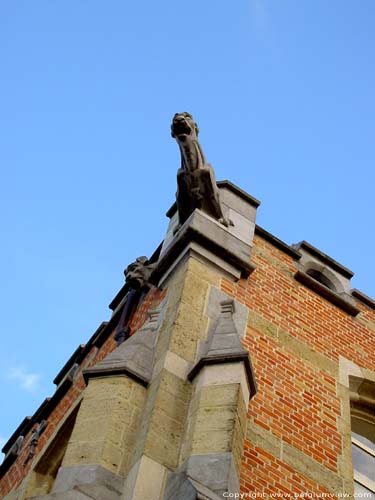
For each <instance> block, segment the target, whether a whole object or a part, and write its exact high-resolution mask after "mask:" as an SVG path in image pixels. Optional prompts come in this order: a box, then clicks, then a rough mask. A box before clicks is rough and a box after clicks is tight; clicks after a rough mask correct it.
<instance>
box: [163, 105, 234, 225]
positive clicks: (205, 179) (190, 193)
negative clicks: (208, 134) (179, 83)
mask: <svg viewBox="0 0 375 500" xmlns="http://www.w3.org/2000/svg"><path fill="white" fill-rule="evenodd" d="M198 132H199V130H198V126H197V124H196V123H195V122H194V119H193V117H192V116H191V114H189V113H176V114H175V115H174V117H173V120H172V125H171V133H172V137H173V138H174V139H176V142H177V144H178V146H179V148H180V153H181V168H180V169H179V170H178V172H177V187H178V189H177V193H176V202H177V210H178V214H179V227H180V226H181V225H182V224H183V223H184V222H185V221H186V220H187V219H188V217H189V216H190V215H191V214H192V213H193V211H194V210H195V209H196V208H199V209H200V210H202V211H203V212H205V213H206V214H208V215H210V216H211V217H213V218H214V219H216V220H218V221H219V222H220V223H221V224H224V225H225V226H229V225H230V222H229V221H227V220H226V219H225V217H224V214H223V210H222V206H221V203H220V192H219V189H218V187H217V185H216V180H215V174H214V170H213V168H212V167H211V165H210V164H208V163H207V162H206V158H205V156H204V154H203V150H202V147H201V145H200V144H199V141H198Z"/></svg>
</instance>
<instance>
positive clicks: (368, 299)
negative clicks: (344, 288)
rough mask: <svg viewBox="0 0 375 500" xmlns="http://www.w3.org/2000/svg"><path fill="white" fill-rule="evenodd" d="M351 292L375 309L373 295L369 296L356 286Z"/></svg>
mask: <svg viewBox="0 0 375 500" xmlns="http://www.w3.org/2000/svg"><path fill="white" fill-rule="evenodd" d="M351 294H352V296H353V297H355V298H356V299H358V300H360V301H361V302H363V303H364V304H366V306H368V307H370V308H371V309H374V310H375V300H373V299H372V298H371V297H369V296H368V295H365V294H364V293H362V292H361V291H360V290H357V289H356V288H353V290H351Z"/></svg>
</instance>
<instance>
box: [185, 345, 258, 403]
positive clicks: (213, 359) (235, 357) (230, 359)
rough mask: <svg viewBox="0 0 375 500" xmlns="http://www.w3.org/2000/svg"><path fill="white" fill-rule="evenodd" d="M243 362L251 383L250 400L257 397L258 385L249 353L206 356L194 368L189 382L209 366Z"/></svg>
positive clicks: (189, 375)
mask: <svg viewBox="0 0 375 500" xmlns="http://www.w3.org/2000/svg"><path fill="white" fill-rule="evenodd" d="M236 361H238V362H243V363H244V366H245V371H246V376H247V380H248V383H249V388H250V399H251V398H252V397H253V396H255V394H256V392H257V384H256V381H255V376H254V371H253V367H252V365H251V362H250V358H249V354H248V353H246V352H245V353H243V354H241V353H238V354H226V355H216V356H204V357H202V358H201V359H200V360H199V361H198V363H197V364H196V365H195V366H194V368H193V369H192V370H191V371H190V373H189V374H188V380H189V381H190V382H192V381H193V380H194V378H195V377H196V376H197V375H198V373H199V372H200V371H201V370H202V368H204V367H205V366H208V365H219V364H223V363H235V362H236Z"/></svg>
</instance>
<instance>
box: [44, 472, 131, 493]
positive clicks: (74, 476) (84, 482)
mask: <svg viewBox="0 0 375 500" xmlns="http://www.w3.org/2000/svg"><path fill="white" fill-rule="evenodd" d="M123 482H124V479H123V478H122V477H120V476H118V475H116V474H113V473H112V472H110V471H109V470H108V469H106V468H105V467H102V466H100V465H81V466H75V467H61V468H60V470H59V472H58V474H57V477H56V481H55V483H54V485H53V489H52V492H53V493H59V492H65V491H69V490H73V489H74V488H76V487H79V488H80V490H81V491H84V489H85V488H86V491H88V490H87V487H89V486H90V487H91V488H93V487H96V486H102V487H103V488H106V489H108V490H112V491H113V492H114V493H117V495H119V494H120V493H121V490H122V486H123Z"/></svg>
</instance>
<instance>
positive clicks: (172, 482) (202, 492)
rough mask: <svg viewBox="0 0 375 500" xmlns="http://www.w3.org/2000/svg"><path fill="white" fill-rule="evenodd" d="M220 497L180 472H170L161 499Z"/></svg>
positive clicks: (214, 498) (186, 499) (206, 498)
mask: <svg viewBox="0 0 375 500" xmlns="http://www.w3.org/2000/svg"><path fill="white" fill-rule="evenodd" d="M222 498H223V497H222V496H218V495H216V493H214V492H213V491H211V490H210V489H209V488H206V487H205V486H203V485H202V484H200V483H198V482H196V481H194V480H193V479H191V478H190V477H189V476H187V475H186V474H185V473H184V472H181V473H178V474H171V475H170V477H169V478H168V482H167V485H166V489H165V493H164V497H163V500H176V499H178V500H198V499H199V500H220V499H222Z"/></svg>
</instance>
